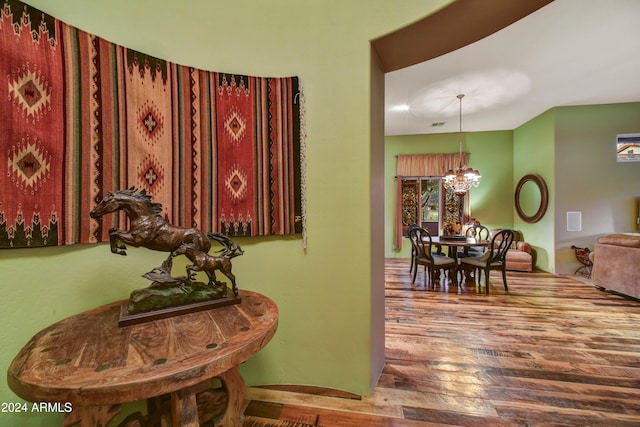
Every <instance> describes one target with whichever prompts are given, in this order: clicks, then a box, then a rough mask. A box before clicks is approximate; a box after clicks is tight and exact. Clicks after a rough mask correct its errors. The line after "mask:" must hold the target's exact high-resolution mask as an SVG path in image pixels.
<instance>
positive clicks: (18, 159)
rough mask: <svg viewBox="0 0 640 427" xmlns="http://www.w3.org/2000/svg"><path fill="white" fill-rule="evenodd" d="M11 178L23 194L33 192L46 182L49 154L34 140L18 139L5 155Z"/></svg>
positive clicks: (49, 166)
mask: <svg viewBox="0 0 640 427" xmlns="http://www.w3.org/2000/svg"><path fill="white" fill-rule="evenodd" d="M7 161H8V166H9V173H10V177H11V180H12V181H13V182H15V184H16V186H17V187H18V188H20V189H21V190H22V191H23V192H24V193H25V194H34V193H35V192H36V191H38V190H39V189H40V188H42V186H43V185H44V183H46V182H47V178H48V177H49V174H50V171H51V155H50V154H49V153H48V151H47V150H46V149H45V148H44V147H43V146H42V143H41V142H40V141H38V140H37V139H35V141H24V140H23V141H20V142H18V143H17V144H16V145H15V146H14V147H13V149H12V150H11V151H10V152H9V153H8V156H7Z"/></svg>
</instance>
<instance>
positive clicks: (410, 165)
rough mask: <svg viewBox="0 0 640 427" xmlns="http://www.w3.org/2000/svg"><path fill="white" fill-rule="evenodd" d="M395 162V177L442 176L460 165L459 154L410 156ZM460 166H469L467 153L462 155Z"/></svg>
mask: <svg viewBox="0 0 640 427" xmlns="http://www.w3.org/2000/svg"><path fill="white" fill-rule="evenodd" d="M397 160H398V161H397V165H396V175H397V176H444V175H445V174H446V173H447V171H448V170H450V169H455V168H456V167H458V166H459V165H460V154H459V153H455V154H410V155H402V156H398V157H397ZM462 164H464V165H466V164H469V153H462Z"/></svg>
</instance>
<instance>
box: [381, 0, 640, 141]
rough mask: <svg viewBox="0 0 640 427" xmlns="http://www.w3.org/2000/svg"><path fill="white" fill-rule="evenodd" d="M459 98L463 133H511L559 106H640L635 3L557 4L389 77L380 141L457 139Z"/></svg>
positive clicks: (639, 0) (638, 0) (638, 3)
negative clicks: (437, 136) (448, 136)
mask: <svg viewBox="0 0 640 427" xmlns="http://www.w3.org/2000/svg"><path fill="white" fill-rule="evenodd" d="M461 93H462V94H464V95H465V97H464V98H463V100H462V130H463V132H470V131H487V130H511V129H515V128H517V127H518V126H520V125H522V124H523V123H526V122H527V121H529V120H531V119H533V118H534V117H536V116H538V115H539V114H542V113H544V112H545V111H547V110H549V109H550V108H553V107H557V106H569V105H591V104H609V103H619V102H637V101H640V0H609V1H604V0H555V1H554V2H552V3H550V4H549V5H547V6H545V7H543V8H541V9H539V10H538V11H536V12H534V13H532V14H531V15H529V16H527V17H525V18H523V19H521V20H520V21H518V22H516V23H514V24H512V25H510V26H508V27H506V28H505V29H503V30H501V31H499V32H497V33H495V34H493V35H491V36H489V37H486V38H484V39H482V40H480V41H478V42H476V43H473V44H471V45H469V46H466V47H463V48H461V49H458V50H456V51H454V52H451V53H448V54H446V55H443V56H440V57H438V58H435V59H432V60H430V61H427V62H423V63H421V64H417V65H413V66H411V67H407V68H404V69H401V70H398V71H393V72H389V73H387V74H386V76H385V134H386V135H411V134H426V133H446V132H458V130H459V126H460V123H459V108H460V104H459V101H458V99H457V98H456V95H458V94H461ZM407 108H408V109H407ZM438 122H444V124H443V125H441V126H432V124H433V123H438ZM634 131H636V130H634ZM637 131H639V132H640V117H638V129H637Z"/></svg>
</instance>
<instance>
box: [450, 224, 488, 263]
mask: <svg viewBox="0 0 640 427" xmlns="http://www.w3.org/2000/svg"><path fill="white" fill-rule="evenodd" d="M489 235H490V232H489V229H488V228H487V227H485V226H484V225H479V224H478V225H471V226H469V228H467V232H466V236H467V237H471V238H474V239H477V240H483V241H484V240H489ZM486 249H487V247H486V246H465V247H464V251H460V252H458V258H463V257H468V256H480V255H482V254H483V253H484V252H485V250H486Z"/></svg>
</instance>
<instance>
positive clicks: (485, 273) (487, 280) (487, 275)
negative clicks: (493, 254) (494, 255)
mask: <svg viewBox="0 0 640 427" xmlns="http://www.w3.org/2000/svg"><path fill="white" fill-rule="evenodd" d="M489 271H490V270H489V269H488V268H485V269H484V283H485V286H486V288H487V295H489Z"/></svg>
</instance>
